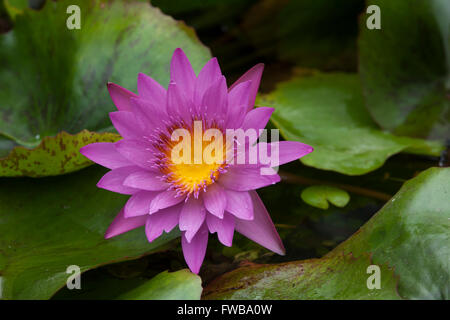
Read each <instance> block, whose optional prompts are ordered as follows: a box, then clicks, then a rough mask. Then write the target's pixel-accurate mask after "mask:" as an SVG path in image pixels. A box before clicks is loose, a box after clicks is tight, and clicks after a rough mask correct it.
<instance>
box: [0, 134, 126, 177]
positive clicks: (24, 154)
mask: <svg viewBox="0 0 450 320" xmlns="http://www.w3.org/2000/svg"><path fill="white" fill-rule="evenodd" d="M121 138H122V137H121V136H120V135H118V134H116V133H108V132H104V133H95V132H89V131H87V130H83V131H81V132H80V133H78V134H74V135H72V134H69V133H67V132H61V133H59V134H57V135H56V136H55V137H45V138H44V139H42V141H41V143H40V144H39V145H38V146H37V147H36V148H33V149H28V148H25V147H22V146H18V147H15V148H14V149H12V150H11V152H10V153H9V154H8V155H7V156H6V157H3V158H0V176H3V177H19V176H27V177H44V176H55V175H59V174H65V173H69V172H72V171H76V170H80V169H82V168H85V167H87V166H89V165H91V164H92V163H93V162H92V161H90V160H89V159H87V158H86V157H84V156H83V155H82V154H81V153H80V152H79V150H80V148H81V147H82V146H85V145H87V144H90V143H94V142H115V141H118V140H120V139H121Z"/></svg>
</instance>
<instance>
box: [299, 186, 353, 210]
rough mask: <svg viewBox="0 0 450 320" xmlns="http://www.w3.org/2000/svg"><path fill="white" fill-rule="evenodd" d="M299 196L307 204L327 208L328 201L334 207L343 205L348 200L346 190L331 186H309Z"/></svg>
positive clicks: (348, 196)
mask: <svg viewBox="0 0 450 320" xmlns="http://www.w3.org/2000/svg"><path fill="white" fill-rule="evenodd" d="M301 197H302V199H303V201H305V202H306V203H307V204H309V205H311V206H313V207H317V208H320V209H328V202H330V203H332V204H334V205H335V206H336V207H340V208H342V207H345V206H346V205H347V203H348V202H349V201H350V195H349V194H348V192H347V191H345V190H342V189H339V188H336V187H331V186H311V187H308V188H306V189H304V190H303V191H302V194H301Z"/></svg>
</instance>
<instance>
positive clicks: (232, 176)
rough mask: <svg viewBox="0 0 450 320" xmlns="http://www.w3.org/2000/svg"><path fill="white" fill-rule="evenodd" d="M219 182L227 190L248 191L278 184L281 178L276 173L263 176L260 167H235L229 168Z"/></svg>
mask: <svg viewBox="0 0 450 320" xmlns="http://www.w3.org/2000/svg"><path fill="white" fill-rule="evenodd" d="M218 182H219V184H220V185H222V186H223V187H225V188H226V189H231V190H236V191H248V190H255V189H259V188H262V187H266V186H269V185H272V184H275V183H278V182H280V176H279V175H278V174H276V173H275V172H274V174H261V166H258V165H242V166H241V165H234V166H230V167H228V168H227V172H226V173H223V174H222V175H221V176H220V178H219V181H218Z"/></svg>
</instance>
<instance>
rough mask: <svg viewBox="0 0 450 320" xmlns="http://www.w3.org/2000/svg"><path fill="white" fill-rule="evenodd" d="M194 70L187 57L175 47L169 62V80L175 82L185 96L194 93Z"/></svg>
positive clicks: (191, 96) (190, 96) (190, 95)
mask: <svg viewBox="0 0 450 320" xmlns="http://www.w3.org/2000/svg"><path fill="white" fill-rule="evenodd" d="M195 78H196V76H195V72H194V70H193V69H192V66H191V63H190V62H189V59H188V58H187V57H186V55H185V54H184V52H183V50H181V49H180V48H178V49H176V50H175V51H174V53H173V56H172V61H171V62H170V80H171V81H173V82H175V83H177V84H178V85H179V86H180V88H181V89H182V90H183V92H184V94H185V96H186V97H187V98H190V99H192V98H193V95H194V84H195Z"/></svg>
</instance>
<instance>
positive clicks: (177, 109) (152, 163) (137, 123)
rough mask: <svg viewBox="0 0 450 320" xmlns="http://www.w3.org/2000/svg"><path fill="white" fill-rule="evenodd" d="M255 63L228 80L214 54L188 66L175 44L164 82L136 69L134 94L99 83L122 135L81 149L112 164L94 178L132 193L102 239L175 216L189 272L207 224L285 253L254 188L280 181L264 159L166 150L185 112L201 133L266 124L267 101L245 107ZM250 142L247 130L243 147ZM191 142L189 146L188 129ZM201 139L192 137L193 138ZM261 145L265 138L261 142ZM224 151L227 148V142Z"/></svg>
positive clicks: (199, 257)
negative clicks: (206, 158) (183, 158)
mask: <svg viewBox="0 0 450 320" xmlns="http://www.w3.org/2000/svg"><path fill="white" fill-rule="evenodd" d="M263 68H264V66H263V65H262V64H258V65H256V66H254V67H253V68H251V69H250V70H249V71H247V72H246V73H245V74H244V75H243V76H242V77H241V78H240V79H238V80H237V81H236V82H235V83H234V84H233V85H232V86H231V87H230V88H227V84H226V80H225V77H224V76H223V75H222V73H221V70H220V67H219V64H218V62H217V59H216V58H213V59H211V60H210V61H209V62H208V63H207V64H206V65H205V66H204V67H203V69H202V70H201V71H200V73H199V74H198V75H196V74H195V73H194V71H193V69H192V67H191V64H190V62H189V60H188V59H187V57H186V55H185V54H184V52H183V51H182V50H181V49H176V50H175V52H174V54H173V57H172V61H171V65H170V79H171V80H170V83H169V85H168V89H167V90H166V89H165V88H164V87H162V86H161V85H160V84H159V83H157V82H156V81H155V80H153V79H152V78H150V77H149V76H147V75H145V74H142V73H141V74H139V76H138V84H137V87H138V93H139V94H138V95H136V94H134V93H133V92H130V91H128V90H127V89H124V88H122V87H120V86H118V85H116V84H113V83H109V84H108V89H109V93H110V95H111V98H112V100H113V102H114V104H115V105H116V106H117V109H118V110H119V111H116V112H112V113H110V118H111V121H112V123H113V125H114V127H115V128H116V129H117V131H118V132H119V133H120V135H121V136H122V137H123V139H122V140H120V141H118V142H115V143H107V142H102V143H93V144H90V145H87V146H85V147H83V148H82V149H81V150H80V152H81V153H82V154H83V155H84V156H86V157H87V158H89V159H91V160H92V161H94V162H96V163H98V164H100V165H102V166H104V167H106V168H109V169H111V171H109V172H108V173H106V174H105V175H104V176H103V177H102V178H101V180H100V181H99V182H98V184H97V186H98V187H100V188H103V189H106V190H110V191H113V192H117V193H121V194H127V195H131V197H130V198H129V200H128V202H127V203H126V205H125V206H124V208H123V209H122V210H121V211H120V212H119V214H118V215H117V217H116V218H115V219H114V221H113V222H112V224H111V225H110V226H109V228H108V230H107V231H106V234H105V238H111V237H114V236H117V235H119V234H121V233H124V232H127V231H129V230H131V229H134V228H137V227H140V226H144V225H145V233H146V235H147V238H148V241H150V242H151V241H153V240H154V239H156V238H158V237H159V236H160V235H161V234H162V233H163V231H165V232H169V231H171V230H172V229H173V228H175V227H176V226H177V225H178V227H179V229H180V230H181V243H182V248H183V253H184V257H185V260H186V262H187V264H188V266H189V268H190V270H191V271H192V272H194V273H198V272H199V270H200V267H201V265H202V263H203V259H204V257H205V252H206V247H207V242H208V235H209V233H217V235H218V238H219V241H220V242H221V243H222V244H224V245H225V246H231V245H232V241H233V234H234V231H235V230H236V231H237V232H239V233H241V234H243V235H244V236H246V237H247V238H249V239H251V240H253V241H255V242H257V243H258V244H260V245H262V246H264V247H266V248H267V249H269V250H272V251H273V252H276V253H278V254H280V255H283V254H284V253H285V249H284V247H283V244H282V242H281V239H280V237H279V235H278V233H277V231H276V229H275V226H274V225H273V222H272V220H271V218H270V216H269V214H268V212H267V210H266V208H265V207H264V204H263V203H262V201H261V199H260V198H259V196H258V195H257V193H256V191H255V189H258V188H261V187H264V186H267V185H271V184H274V183H276V182H279V181H280V177H279V176H278V175H277V174H276V172H275V173H274V174H270V175H263V174H261V168H262V167H264V166H267V164H264V163H262V162H261V161H259V160H258V161H257V163H253V164H249V163H244V164H242V163H239V164H237V163H232V162H227V161H216V162H213V163H196V162H194V163H180V162H177V161H175V160H174V159H173V149H174V146H175V145H176V142H175V141H173V139H172V136H173V132H174V130H176V129H180V128H181V129H185V130H186V131H187V132H192V131H194V129H193V128H194V124H193V123H194V121H195V122H199V121H200V123H201V125H202V126H201V128H202V130H203V132H204V131H205V130H207V129H210V128H214V129H216V130H219V132H223V133H224V135H225V131H226V129H238V128H242V129H243V130H248V129H255V130H258V132H259V130H260V129H263V128H264V127H265V126H266V124H267V122H268V121H269V118H270V116H271V114H272V112H273V109H272V108H267V107H260V108H253V106H254V103H255V97H256V93H257V91H258V87H259V83H260V80H261V75H262V72H263ZM255 142H256V141H252V139H249V141H247V142H245V143H246V144H247V145H246V146H245V148H247V147H249V146H250V145H255V144H254V143H255ZM190 143H192V149H195V148H196V147H195V146H194V145H195V138H194V139H192V140H191V141H190V142H189V143H188V144H190ZM272 143H273V142H272ZM204 144H205V142H201V145H202V147H203V146H204ZM262 144H263V142H260V143H258V145H262ZM225 145H226V144H225ZM265 146H266V147H269V149H270V148H272V147H273V146H272V144H267V143H266V144H265ZM277 148H278V151H279V152H278V153H279V156H278V164H279V165H281V164H283V163H286V162H290V161H293V160H296V159H298V158H300V157H302V156H304V155H306V154H308V153H310V152H311V151H312V150H313V149H312V147H310V146H308V145H305V144H302V143H300V142H294V141H282V142H279V143H278V145H277ZM247 149H248V148H247ZM229 150H230V146H229V145H228V146H225V147H224V151H225V152H224V154H229ZM231 150H233V151H232V153H233V155H234V156H235V155H236V149H235V147H234V146H232V147H231ZM183 152H184V151H183ZM223 157H225V156H223ZM188 158H189V159H191V158H190V157H188Z"/></svg>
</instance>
